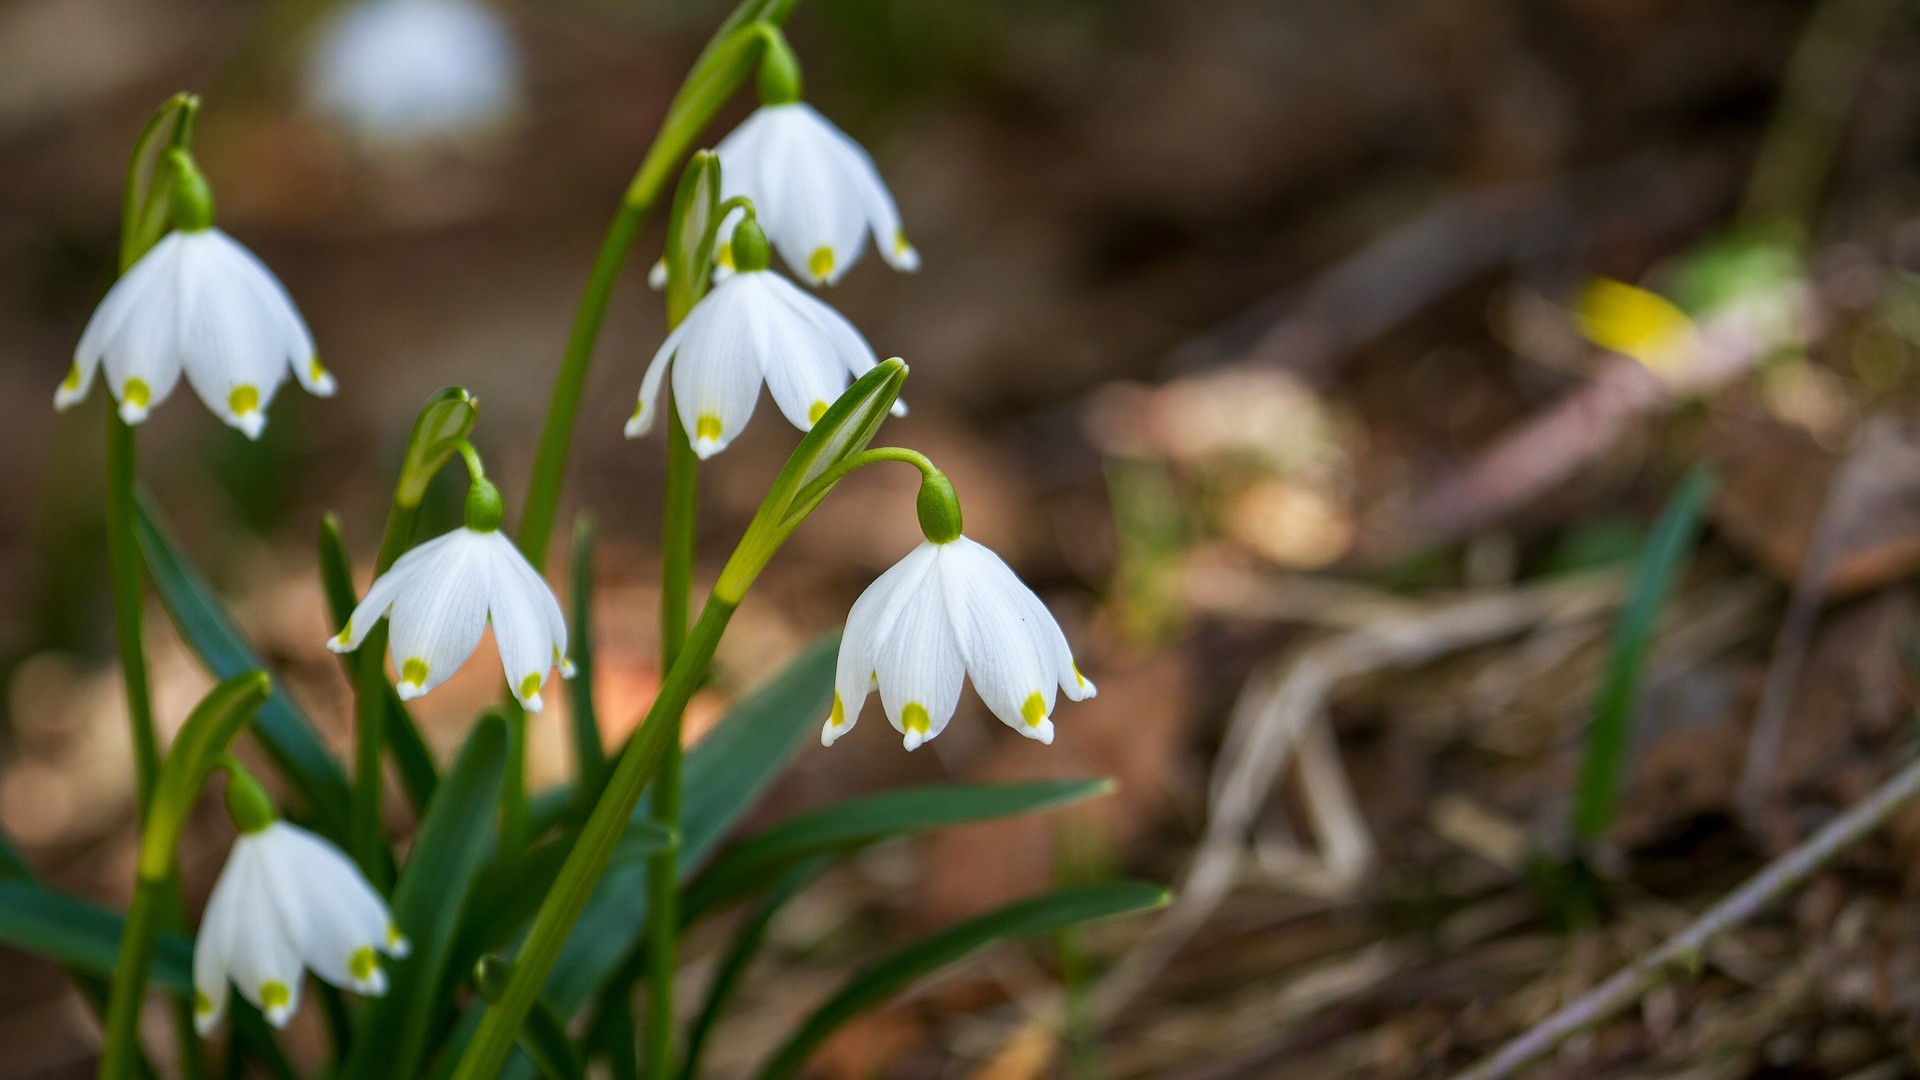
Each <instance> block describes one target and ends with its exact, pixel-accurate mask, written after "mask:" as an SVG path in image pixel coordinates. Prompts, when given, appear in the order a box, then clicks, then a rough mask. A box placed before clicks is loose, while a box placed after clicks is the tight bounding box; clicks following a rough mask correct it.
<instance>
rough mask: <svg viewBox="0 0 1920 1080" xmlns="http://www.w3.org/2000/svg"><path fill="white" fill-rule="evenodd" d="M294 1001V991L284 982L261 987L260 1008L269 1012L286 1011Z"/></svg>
mask: <svg viewBox="0 0 1920 1080" xmlns="http://www.w3.org/2000/svg"><path fill="white" fill-rule="evenodd" d="M292 1001H293V991H291V990H288V989H287V984H286V983H283V982H270V983H262V984H261V985H260V1008H261V1009H263V1010H266V1011H268V1012H271V1011H273V1010H274V1009H284V1008H286V1007H287V1005H288V1004H289V1003H291V1002H292Z"/></svg>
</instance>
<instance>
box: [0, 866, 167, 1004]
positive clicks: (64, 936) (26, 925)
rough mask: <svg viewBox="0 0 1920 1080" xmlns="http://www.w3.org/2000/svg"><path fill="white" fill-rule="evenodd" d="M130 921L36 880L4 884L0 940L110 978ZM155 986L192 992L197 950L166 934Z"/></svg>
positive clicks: (159, 949) (0, 884) (0, 898)
mask: <svg viewBox="0 0 1920 1080" xmlns="http://www.w3.org/2000/svg"><path fill="white" fill-rule="evenodd" d="M124 924H125V920H124V919H122V918H121V917H120V914H119V913H118V912H115V911H112V910H109V909H107V908H104V907H101V906H100V905H98V904H94V903H91V902H89V901H86V900H81V899H78V898H77V897H72V896H68V895H66V894H64V893H59V892H55V891H53V890H52V889H49V888H47V887H46V886H44V885H37V884H35V883H33V882H31V881H22V880H5V881H0V941H4V942H6V943H7V944H8V945H11V946H13V947H14V948H16V949H19V950H21V951H23V952H29V953H34V954H36V955H38V956H44V957H47V958H48V959H50V960H53V961H54V962H56V963H58V964H59V965H60V966H62V967H65V968H68V969H70V970H72V971H76V972H84V973H86V974H89V975H101V976H105V975H111V974H112V973H113V963H114V959H115V958H116V957H117V956H118V955H119V952H120V931H121V928H122V926H123V925H124ZM149 975H150V976H151V978H152V980H153V983H154V985H156V986H159V987H161V988H162V989H166V990H171V991H173V992H175V993H182V994H187V993H192V992H193V946H192V945H191V944H189V943H188V942H187V940H186V939H185V938H182V937H180V936H179V935H177V934H168V933H162V934H161V935H160V942H159V945H158V947H157V948H155V950H154V954H153V968H152V969H151V971H150V972H149Z"/></svg>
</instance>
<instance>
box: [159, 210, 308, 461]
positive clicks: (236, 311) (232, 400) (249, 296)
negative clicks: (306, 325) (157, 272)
mask: <svg viewBox="0 0 1920 1080" xmlns="http://www.w3.org/2000/svg"><path fill="white" fill-rule="evenodd" d="M184 243H185V245H186V247H185V248H184V250H183V251H182V254H181V258H180V277H181V281H180V311H179V315H178V318H179V325H180V335H181V336H180V357H181V363H182V365H183V366H184V367H185V369H186V376H187V381H188V382H189V383H191V384H192V385H193V389H194V392H195V393H197V394H199V395H200V400H201V401H203V402H205V403H206V406H207V408H208V409H210V410H212V412H213V414H214V415H215V416H218V417H220V418H221V419H222V420H224V421H226V422H227V424H228V425H230V426H232V427H234V428H238V429H239V430H240V431H241V432H243V433H244V434H245V435H246V436H247V437H248V438H250V439H257V438H259V437H260V433H261V431H262V430H263V429H264V428H265V427H266V410H267V406H268V405H269V404H270V403H271V402H272V401H273V395H274V392H275V391H276V390H278V389H279V387H280V383H281V381H282V380H283V379H285V378H286V374H287V362H286V359H285V356H284V354H283V353H282V352H281V349H282V348H283V345H282V342H281V338H282V331H283V329H284V327H283V326H282V325H281V324H280V321H279V314H278V312H276V311H275V310H274V309H272V308H269V307H266V306H263V305H261V304H260V303H258V293H257V291H256V283H255V281H254V280H253V279H254V278H255V277H256V276H257V275H258V273H259V271H258V270H256V269H255V267H256V266H257V265H258V264H256V263H254V262H253V261H252V260H251V259H249V258H246V257H244V256H242V255H239V254H236V253H237V252H238V249H239V245H237V244H234V243H233V242H232V241H230V240H227V239H226V238H225V237H224V236H223V235H222V234H221V233H219V232H217V231H216V230H213V229H206V230H203V231H201V232H196V233H190V234H187V236H186V238H185V240H184Z"/></svg>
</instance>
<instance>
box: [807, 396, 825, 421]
mask: <svg viewBox="0 0 1920 1080" xmlns="http://www.w3.org/2000/svg"><path fill="white" fill-rule="evenodd" d="M825 415H827V403H826V402H824V401H816V402H814V403H813V404H812V405H811V406H810V407H808V409H807V422H808V423H810V424H817V423H819V422H820V418H821V417H823V416H825Z"/></svg>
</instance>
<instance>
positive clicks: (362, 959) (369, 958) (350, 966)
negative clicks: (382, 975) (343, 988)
mask: <svg viewBox="0 0 1920 1080" xmlns="http://www.w3.org/2000/svg"><path fill="white" fill-rule="evenodd" d="M379 970H380V961H379V959H378V958H377V957H375V956H374V955H373V946H371V945H362V946H360V947H359V948H358V949H355V950H354V951H353V955H352V956H349V957H348V958H347V973H348V974H349V975H352V976H353V977H354V978H356V979H358V980H360V981H361V982H366V981H367V980H369V979H371V978H373V977H374V975H375V974H376V973H378V972H379Z"/></svg>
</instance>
